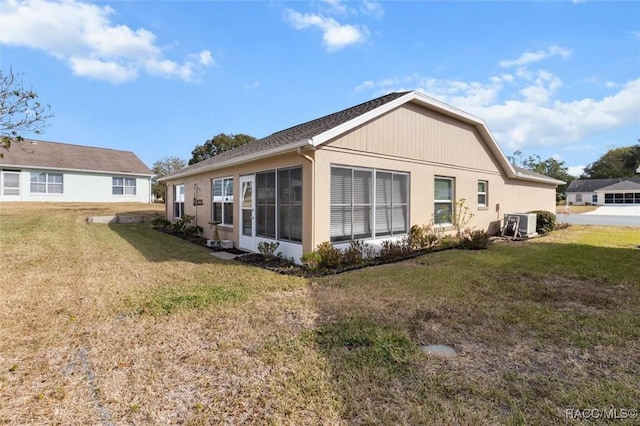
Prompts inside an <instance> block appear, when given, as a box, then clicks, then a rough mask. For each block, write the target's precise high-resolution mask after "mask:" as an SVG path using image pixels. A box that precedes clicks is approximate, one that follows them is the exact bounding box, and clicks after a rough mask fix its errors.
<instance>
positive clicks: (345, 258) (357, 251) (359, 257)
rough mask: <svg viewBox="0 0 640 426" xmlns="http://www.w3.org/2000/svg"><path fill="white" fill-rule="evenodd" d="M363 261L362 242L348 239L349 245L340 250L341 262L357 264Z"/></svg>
mask: <svg viewBox="0 0 640 426" xmlns="http://www.w3.org/2000/svg"><path fill="white" fill-rule="evenodd" d="M364 261H365V259H364V243H363V242H362V241H357V240H352V241H350V242H349V247H348V248H347V249H346V250H345V251H344V252H342V264H343V265H359V264H361V263H363V262H364Z"/></svg>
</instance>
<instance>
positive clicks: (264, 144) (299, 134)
mask: <svg viewBox="0 0 640 426" xmlns="http://www.w3.org/2000/svg"><path fill="white" fill-rule="evenodd" d="M407 93H409V92H395V93H390V94H388V95H385V96H381V97H379V98H376V99H373V100H370V101H367V102H364V103H362V104H360V105H356V106H354V107H351V108H347V109H345V110H342V111H339V112H336V113H333V114H329V115H326V116H324V117H320V118H317V119H315V120H311V121H308V122H306V123H302V124H298V125H297V126H293V127H289V128H288V129H285V130H281V131H279V132H276V133H273V134H271V135H269V136H267V137H264V138H262V139H257V140H255V141H252V142H249V143H247V144H245V145H241V146H239V147H237V148H234V149H232V150H231V151H227V152H223V153H222V154H219V155H216V156H215V157H211V158H208V159H206V160H204V161H201V162H199V163H196V164H192V165H191V166H188V167H186V168H184V169H181V170H180V171H178V172H176V174H182V173H184V172H187V171H192V170H197V169H200V168H204V167H209V166H215V165H216V164H218V163H222V162H225V161H229V160H233V159H237V158H241V157H245V156H248V155H252V154H257V153H260V152H264V151H269V150H271V149H274V148H281V147H285V146H286V145H293V144H295V143H296V142H300V141H302V140H305V139H311V138H313V137H314V136H317V135H320V134H322V133H324V132H326V131H328V130H331V129H333V128H334V127H337V126H339V125H341V124H344V123H346V122H348V121H350V120H353V119H355V118H357V117H359V116H361V115H363V114H366V113H367V112H369V111H372V110H374V109H376V108H378V107H380V106H382V105H384V104H386V103H388V102H391V101H393V100H395V99H397V98H399V97H401V96H404V95H406V94H407Z"/></svg>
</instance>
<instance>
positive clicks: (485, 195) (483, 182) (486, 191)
mask: <svg viewBox="0 0 640 426" xmlns="http://www.w3.org/2000/svg"><path fill="white" fill-rule="evenodd" d="M481 185H484V191H482V190H481V189H480V186H481ZM481 198H484V202H482V201H480V199H481ZM488 205H489V182H488V181H486V180H479V181H478V207H487V206H488Z"/></svg>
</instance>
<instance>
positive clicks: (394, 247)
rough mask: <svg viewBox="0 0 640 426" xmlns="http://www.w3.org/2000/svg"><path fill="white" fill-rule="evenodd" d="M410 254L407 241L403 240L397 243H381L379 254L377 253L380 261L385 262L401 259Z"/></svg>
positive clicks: (406, 239)
mask: <svg viewBox="0 0 640 426" xmlns="http://www.w3.org/2000/svg"><path fill="white" fill-rule="evenodd" d="M411 253H412V250H411V246H410V245H409V239H408V238H403V239H401V240H398V241H389V240H387V241H383V242H382V248H381V249H380V253H378V255H379V257H380V259H381V260H383V261H385V262H389V261H393V260H396V259H401V258H403V257H406V256H408V255H409V254H411Z"/></svg>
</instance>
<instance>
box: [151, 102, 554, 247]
mask: <svg viewBox="0 0 640 426" xmlns="http://www.w3.org/2000/svg"><path fill="white" fill-rule="evenodd" d="M160 180H161V181H162V182H164V183H166V185H167V218H168V219H169V220H176V219H178V218H180V217H181V216H182V215H183V214H189V215H193V216H197V224H198V225H199V226H201V227H203V228H204V229H205V230H206V231H205V235H207V236H208V235H209V234H208V232H209V226H208V225H207V223H208V222H210V221H213V222H216V223H219V225H218V226H217V229H218V234H219V236H220V238H221V239H227V240H230V241H232V242H233V243H234V245H235V246H236V247H239V248H241V249H246V250H250V251H256V249H257V246H258V244H259V243H260V242H271V241H278V242H279V243H280V246H279V251H280V252H281V253H282V255H284V256H286V257H293V258H294V259H295V260H297V259H299V258H300V256H301V255H302V254H303V253H304V252H308V251H312V250H313V249H314V248H315V247H316V246H317V245H318V244H319V243H321V242H323V241H331V242H333V243H334V244H335V245H338V246H341V247H343V246H345V245H346V244H348V242H349V241H350V240H355V239H357V240H366V241H370V242H373V243H379V242H380V241H382V240H384V239H389V238H397V237H400V236H403V235H406V234H407V233H408V232H409V230H410V228H411V225H413V224H420V225H422V224H428V223H430V222H431V221H433V223H434V225H435V226H437V227H439V228H441V229H443V230H451V229H453V228H452V221H453V220H452V214H453V211H454V209H455V206H456V202H457V201H458V200H460V199H462V198H464V199H465V200H466V201H465V204H466V206H467V207H469V208H470V209H471V212H472V213H473V214H474V217H473V219H472V220H471V223H470V225H471V226H475V227H477V228H481V229H485V230H488V231H489V232H497V231H498V230H499V229H500V221H501V220H502V218H503V215H504V214H505V213H511V212H526V211H531V210H549V211H554V210H555V188H556V186H557V185H559V184H562V183H563V182H561V181H558V180H555V179H552V178H549V177H546V176H542V175H539V174H535V173H532V172H530V171H526V170H523V169H519V168H515V167H514V166H512V165H511V164H510V163H509V162H508V161H507V159H506V157H505V156H504V155H503V153H502V152H501V151H500V148H499V147H498V144H497V143H496V141H495V140H494V138H493V136H492V135H491V133H490V132H489V130H488V129H487V127H486V125H485V124H484V122H483V121H482V120H480V119H479V118H477V117H474V116H472V115H470V114H467V113H465V112H463V111H460V110H458V109H456V108H453V107H451V106H449V105H446V104H444V103H442V102H439V101H436V100H434V99H432V98H429V97H427V96H424V95H422V94H420V93H418V92H415V91H411V92H401V93H391V94H388V95H386V96H382V97H380V98H377V99H373V100H371V101H368V102H365V103H363V104H360V105H357V106H354V107H351V108H348V109H345V110H343V111H340V112H337V113H334V114H330V115H327V116H325V117H321V118H318V119H316V120H312V121H309V122H307V123H303V124H300V125H297V126H294V127H290V128H288V129H285V130H282V131H279V132H276V133H274V134H272V135H270V136H267V137H265V138H263V139H258V140H255V141H253V142H250V143H248V144H246V145H243V146H240V147H238V148H235V149H233V150H231V151H228V152H225V153H223V154H220V155H217V156H215V157H212V158H209V159H207V160H205V161H202V162H200V163H196V164H193V165H191V166H189V167H186V168H184V169H182V170H180V171H178V172H176V173H174V174H172V175H169V176H165V177H164V178H162V179H160Z"/></svg>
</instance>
